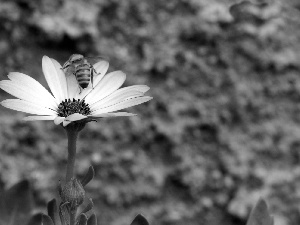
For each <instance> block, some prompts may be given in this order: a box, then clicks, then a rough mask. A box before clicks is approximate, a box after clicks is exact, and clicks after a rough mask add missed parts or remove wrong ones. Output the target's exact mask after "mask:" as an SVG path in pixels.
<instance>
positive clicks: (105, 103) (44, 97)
mask: <svg viewBox="0 0 300 225" xmlns="http://www.w3.org/2000/svg"><path fill="white" fill-rule="evenodd" d="M42 67H43V73H44V75H45V78H46V81H47V83H48V86H49V88H50V90H51V92H52V94H51V93H50V92H49V91H48V90H47V89H45V88H44V87H43V86H42V85H41V84H40V83H39V82H37V81H36V80H35V79H33V78H32V77H30V76H28V75H25V74H22V73H18V72H12V73H10V74H9V75H8V78H9V80H3V81H0V88H1V89H3V90H4V91H6V92H7V93H9V94H11V95H13V96H14V97H16V98H18V99H6V100H4V101H2V102H1V105H3V106H4V107H6V108H9V109H13V110H17V111H22V112H25V113H29V114H33V116H27V117H25V118H24V120H27V121H32V120H54V123H55V124H57V125H58V124H61V123H62V124H63V126H67V125H68V124H70V123H71V122H74V121H79V120H83V119H94V118H101V117H116V116H134V115H135V114H132V113H127V112H117V111H119V110H122V109H125V108H128V107H131V106H134V105H138V104H141V103H144V102H147V101H149V100H151V99H152V97H149V96H144V93H145V92H146V91H148V90H149V87H148V86H146V85H133V86H129V87H124V88H120V87H121V85H122V84H123V83H124V81H125V78H126V75H125V74H124V73H123V72H122V71H114V72H111V73H108V74H107V75H105V73H106V71H107V69H108V62H106V61H100V62H98V63H96V64H95V65H93V67H94V68H95V70H96V72H97V75H95V76H94V79H93V87H92V85H91V84H90V85H89V86H88V87H87V88H85V89H83V90H82V91H81V92H80V89H79V85H78V83H77V80H76V77H75V76H74V75H65V73H64V72H63V70H62V69H61V68H62V67H61V65H60V64H59V63H58V62H57V61H56V60H54V59H51V58H49V57H47V56H44V57H43V60H42ZM119 88H120V89H119Z"/></svg>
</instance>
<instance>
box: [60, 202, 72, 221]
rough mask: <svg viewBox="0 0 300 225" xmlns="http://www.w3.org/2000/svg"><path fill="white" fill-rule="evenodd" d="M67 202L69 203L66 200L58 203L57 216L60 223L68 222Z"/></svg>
mask: <svg viewBox="0 0 300 225" xmlns="http://www.w3.org/2000/svg"><path fill="white" fill-rule="evenodd" d="M68 204H69V203H68V202H65V203H60V206H59V216H60V220H61V224H62V225H68V224H70V218H69V208H68Z"/></svg>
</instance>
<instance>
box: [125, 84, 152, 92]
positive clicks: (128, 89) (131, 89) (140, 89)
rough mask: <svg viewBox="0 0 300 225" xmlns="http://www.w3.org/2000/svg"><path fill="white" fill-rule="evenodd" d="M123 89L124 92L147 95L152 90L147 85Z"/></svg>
mask: <svg viewBox="0 0 300 225" xmlns="http://www.w3.org/2000/svg"><path fill="white" fill-rule="evenodd" d="M122 89H123V90H124V91H140V92H143V93H146V92H147V91H149V89H150V88H149V87H148V86H147V85H132V86H128V87H124V88H122ZM120 90H121V89H120Z"/></svg>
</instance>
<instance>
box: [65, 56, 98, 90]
mask: <svg viewBox="0 0 300 225" xmlns="http://www.w3.org/2000/svg"><path fill="white" fill-rule="evenodd" d="M103 60H104V57H100V56H99V57H84V56H83V55H80V54H73V55H71V57H70V58H69V59H68V61H67V62H65V64H64V65H63V67H62V70H63V71H64V72H65V73H66V75H67V76H70V75H74V76H75V77H76V80H77V83H78V85H79V88H80V92H79V93H81V91H82V89H85V88H87V87H88V86H89V84H90V83H91V84H92V88H94V86H93V81H94V76H96V75H99V74H98V73H97V71H96V70H95V68H94V67H93V63H96V62H99V61H103Z"/></svg>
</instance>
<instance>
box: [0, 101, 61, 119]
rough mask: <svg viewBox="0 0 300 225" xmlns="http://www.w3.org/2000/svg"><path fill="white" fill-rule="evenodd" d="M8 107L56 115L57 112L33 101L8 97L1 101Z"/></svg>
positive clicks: (32, 112) (38, 113) (33, 112)
mask: <svg viewBox="0 0 300 225" xmlns="http://www.w3.org/2000/svg"><path fill="white" fill-rule="evenodd" d="M1 105H3V106H4V107H6V108H9V109H13V110H17V111H21V112H26V113H30V114H36V115H56V112H55V111H53V110H51V109H48V108H45V107H43V106H41V105H37V104H34V103H31V102H26V101H24V100H20V99H6V100H4V101H2V102H1Z"/></svg>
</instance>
